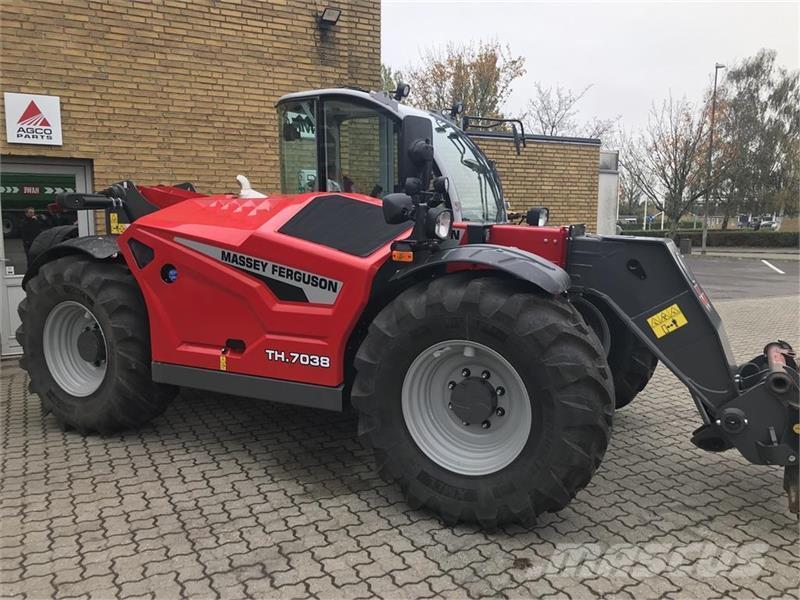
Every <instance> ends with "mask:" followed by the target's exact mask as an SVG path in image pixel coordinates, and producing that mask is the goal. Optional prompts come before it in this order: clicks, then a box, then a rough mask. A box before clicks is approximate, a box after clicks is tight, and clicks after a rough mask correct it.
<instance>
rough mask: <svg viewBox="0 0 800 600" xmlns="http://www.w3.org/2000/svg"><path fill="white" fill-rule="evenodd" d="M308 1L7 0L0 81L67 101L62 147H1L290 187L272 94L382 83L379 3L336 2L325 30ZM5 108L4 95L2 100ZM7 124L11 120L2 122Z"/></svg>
mask: <svg viewBox="0 0 800 600" xmlns="http://www.w3.org/2000/svg"><path fill="white" fill-rule="evenodd" d="M326 5H328V4H327V3H325V2H323V3H320V4H318V5H317V4H315V3H313V2H308V1H303V0H270V1H268V2H267V1H262V0H187V1H185V2H181V1H175V0H148V1H139V2H132V1H131V2H123V1H119V0H103V1H87V0H59V1H57V2H55V1H44V0H39V1H34V2H32V1H26V0H4V2H2V3H1V4H0V42H2V48H1V49H0V69H1V70H2V75H1V76H0V87H2V89H3V91H7V92H28V93H36V94H48V95H55V96H60V97H61V116H62V123H63V129H64V144H63V146H61V147H53V146H25V145H18V144H7V143H6V142H5V131H3V132H2V136H0V140H1V141H0V154H2V155H13V156H48V157H62V158H63V157H71V158H82V159H92V160H93V163H94V180H95V181H94V184H95V188H102V187H105V186H106V185H107V184H109V183H112V182H114V181H118V180H121V179H133V180H135V181H140V182H142V183H151V184H153V183H172V182H178V181H192V182H194V183H195V184H196V185H197V187H198V189H200V190H203V191H228V190H230V191H232V190H235V189H238V186H237V184H236V182H235V180H234V177H235V176H236V175H237V174H238V173H244V174H246V175H247V176H248V177H249V178H250V181H251V182H252V184H253V187H254V188H256V189H260V190H264V191H275V190H278V189H279V188H280V174H279V171H278V151H277V148H278V140H277V123H276V117H275V108H274V105H275V101H276V100H277V99H278V98H279V97H280V96H281V95H283V94H285V93H288V92H293V91H299V90H304V89H310V88H316V87H328V86H331V87H333V86H343V85H355V86H361V87H365V88H372V89H375V88H377V86H378V85H379V64H380V0H337V1H336V2H335V3H334V4H332V5H333V6H338V7H340V8H341V9H342V16H341V18H340V20H339V22H338V24H337V25H336V26H335V27H334V28H333V29H332V30H331V31H330V32H326V33H325V34H320V31H319V30H318V29H317V27H316V23H315V13H316V12H317V11H318V10H321V8H323V6H326ZM0 102H2V98H0ZM2 127H3V128H4V127H5V124H4V123H3V124H2Z"/></svg>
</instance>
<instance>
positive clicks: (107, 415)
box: [17, 255, 177, 434]
mask: <svg viewBox="0 0 800 600" xmlns="http://www.w3.org/2000/svg"><path fill="white" fill-rule="evenodd" d="M26 292H27V297H26V298H25V299H24V300H23V301H22V302H21V303H20V305H19V308H18V312H19V316H20V319H21V320H22V325H20V327H19V329H18V330H17V341H18V342H19V343H20V345H21V346H22V348H23V350H24V353H25V354H24V356H23V357H22V359H21V360H20V365H21V366H22V368H23V369H25V370H26V371H28V374H29V375H30V381H31V383H30V388H31V391H33V392H35V393H36V394H38V396H39V398H40V399H41V402H42V408H43V410H44V412H45V413H48V412H52V413H53V415H55V417H56V418H57V419H58V420H59V422H61V423H62V424H63V425H65V426H67V427H72V428H74V429H77V430H78V431H79V432H81V433H83V434H87V433H92V432H96V433H100V434H107V433H111V432H114V431H119V430H122V429H129V428H133V427H137V426H139V425H142V424H144V423H146V422H148V421H150V420H151V419H153V418H154V417H156V416H158V415H160V414H161V413H162V412H164V410H165V409H166V407H167V405H168V403H169V401H170V400H172V398H173V397H174V396H175V394H176V393H177V388H175V387H173V386H164V385H159V384H156V383H153V381H152V378H151V374H150V337H149V325H148V320H147V311H146V309H145V305H144V300H143V299H142V295H141V292H140V291H139V288H138V287H137V286H136V282H135V281H134V279H133V277H132V276H131V274H130V271H128V269H127V267H125V265H123V264H119V263H110V262H98V261H94V260H92V259H90V258H88V257H86V256H75V255H71V256H65V257H62V258H59V259H57V260H54V261H52V262H49V263H46V264H44V265H42V267H41V269H40V270H39V272H38V274H37V275H36V276H34V277H33V278H31V280H30V281H28V282H27V285H26Z"/></svg>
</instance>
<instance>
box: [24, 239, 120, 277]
mask: <svg viewBox="0 0 800 600" xmlns="http://www.w3.org/2000/svg"><path fill="white" fill-rule="evenodd" d="M70 254H85V255H86V256H90V257H91V258H94V259H96V260H108V259H110V258H116V257H117V256H118V255H119V245H117V238H116V236H109V235H90V236H86V237H77V238H73V239H71V240H67V241H65V242H61V243H60V244H57V245H55V246H53V247H51V248H48V249H47V250H45V251H44V252H42V253H41V254H40V255H39V256H37V257H36V259H35V260H34V261H33V264H31V266H30V267H29V268H28V271H27V272H26V273H25V276H24V277H23V278H22V287H23V288H24V287H25V284H27V283H28V281H29V280H30V278H31V277H34V276H35V275H36V274H37V273H38V272H39V269H41V268H42V265H43V264H45V263H49V262H50V261H53V260H56V259H57V258H61V257H62V256H68V255H70Z"/></svg>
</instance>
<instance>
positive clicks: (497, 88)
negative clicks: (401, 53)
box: [403, 41, 525, 117]
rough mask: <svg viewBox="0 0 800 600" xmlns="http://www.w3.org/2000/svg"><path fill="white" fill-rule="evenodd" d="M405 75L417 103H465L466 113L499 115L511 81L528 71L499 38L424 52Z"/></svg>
mask: <svg viewBox="0 0 800 600" xmlns="http://www.w3.org/2000/svg"><path fill="white" fill-rule="evenodd" d="M403 74H404V76H405V79H404V81H405V82H406V83H409V84H411V95H410V96H409V99H408V100H409V102H410V103H411V104H413V105H415V106H418V107H420V108H425V109H430V110H440V109H443V108H450V107H451V106H452V105H453V104H455V103H457V102H463V103H464V112H465V113H468V114H471V115H475V116H480V117H498V116H502V107H503V105H504V104H505V102H506V100H507V99H508V97H509V95H510V94H511V89H512V87H511V86H512V84H513V83H514V81H515V80H516V79H517V78H519V77H521V76H522V75H524V74H525V59H524V58H523V57H522V56H513V55H512V53H511V50H510V48H509V47H508V46H503V45H502V44H500V43H499V42H496V41H494V42H483V41H479V42H477V43H475V42H473V43H470V44H453V43H450V44H447V46H445V47H444V48H439V49H435V48H431V49H428V50H426V51H424V52H422V54H421V56H420V60H419V62H418V63H417V64H415V65H412V66H409V67H407V68H406V69H404V71H403Z"/></svg>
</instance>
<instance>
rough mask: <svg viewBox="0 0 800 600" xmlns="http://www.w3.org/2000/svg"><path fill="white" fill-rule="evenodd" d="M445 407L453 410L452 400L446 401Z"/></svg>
mask: <svg viewBox="0 0 800 600" xmlns="http://www.w3.org/2000/svg"><path fill="white" fill-rule="evenodd" d="M447 408H449V409H450V410H453V403H452V402H448V403H447Z"/></svg>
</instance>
